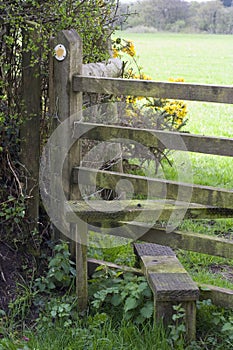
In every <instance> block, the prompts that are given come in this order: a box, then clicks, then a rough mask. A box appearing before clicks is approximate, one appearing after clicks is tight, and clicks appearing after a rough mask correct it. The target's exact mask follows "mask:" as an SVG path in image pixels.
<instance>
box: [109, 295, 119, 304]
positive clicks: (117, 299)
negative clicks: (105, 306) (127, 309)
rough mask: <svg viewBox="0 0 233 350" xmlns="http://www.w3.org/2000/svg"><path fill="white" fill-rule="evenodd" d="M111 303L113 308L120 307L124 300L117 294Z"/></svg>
mask: <svg viewBox="0 0 233 350" xmlns="http://www.w3.org/2000/svg"><path fill="white" fill-rule="evenodd" d="M110 301H111V304H112V305H113V306H118V305H120V304H121V303H122V298H121V296H120V295H119V294H115V295H113V297H112V298H111V300H110Z"/></svg>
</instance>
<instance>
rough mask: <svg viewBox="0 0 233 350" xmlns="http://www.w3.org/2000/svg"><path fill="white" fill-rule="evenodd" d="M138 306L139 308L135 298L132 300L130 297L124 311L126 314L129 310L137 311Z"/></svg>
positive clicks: (126, 301)
mask: <svg viewBox="0 0 233 350" xmlns="http://www.w3.org/2000/svg"><path fill="white" fill-rule="evenodd" d="M137 306H138V300H137V299H135V298H132V297H128V298H127V299H126V300H125V307H124V310H125V312H127V311H129V310H132V309H135V308H136V307H137Z"/></svg>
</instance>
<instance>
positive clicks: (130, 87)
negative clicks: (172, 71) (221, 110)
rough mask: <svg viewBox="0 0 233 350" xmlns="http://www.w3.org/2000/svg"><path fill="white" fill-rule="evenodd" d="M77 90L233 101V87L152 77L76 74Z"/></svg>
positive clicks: (210, 100)
mask: <svg viewBox="0 0 233 350" xmlns="http://www.w3.org/2000/svg"><path fill="white" fill-rule="evenodd" d="M73 91H76V92H92V93H97V94H109V95H115V96H122V95H132V96H145V97H156V98H170V99H180V100H189V101H208V102H217V103H230V104H232V103H233V87H232V86H218V85H201V84H190V83H168V82H157V81H152V80H149V81H148V80H137V79H119V78H115V79H114V78H103V77H98V78H97V77H83V76H79V75H74V76H73Z"/></svg>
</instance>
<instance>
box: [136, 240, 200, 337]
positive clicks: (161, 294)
mask: <svg viewBox="0 0 233 350" xmlns="http://www.w3.org/2000/svg"><path fill="white" fill-rule="evenodd" d="M134 249H135V253H136V254H137V255H138V256H139V258H140V260H141V264H142V269H143V270H144V273H145V275H146V277H147V280H148V282H149V285H150V287H151V289H152V291H153V294H154V301H155V317H156V320H157V321H158V322H161V320H162V321H163V323H164V324H165V325H169V324H171V323H172V314H173V313H174V310H173V306H174V305H177V304H178V303H181V305H182V307H183V308H184V309H185V317H184V318H185V319H184V321H185V325H186V335H187V339H188V340H193V339H195V335H196V305H195V302H196V301H197V300H198V298H199V289H198V287H197V285H196V283H195V282H193V280H192V279H191V277H190V276H189V274H188V273H187V271H186V270H185V269H184V267H183V266H182V265H181V263H180V262H179V260H178V259H177V257H176V256H175V254H174V252H173V251H172V250H171V249H170V248H169V247H167V246H161V245H157V244H148V243H143V244H138V243H136V244H134Z"/></svg>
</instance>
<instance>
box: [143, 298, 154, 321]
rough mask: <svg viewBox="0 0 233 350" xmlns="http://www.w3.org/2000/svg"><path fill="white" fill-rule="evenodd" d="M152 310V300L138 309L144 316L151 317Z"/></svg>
mask: <svg viewBox="0 0 233 350" xmlns="http://www.w3.org/2000/svg"><path fill="white" fill-rule="evenodd" d="M153 312H154V304H153V302H152V301H148V302H147V303H146V304H145V305H144V306H143V307H142V308H141V310H140V314H141V315H142V316H143V317H144V318H151V316H152V315H153Z"/></svg>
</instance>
